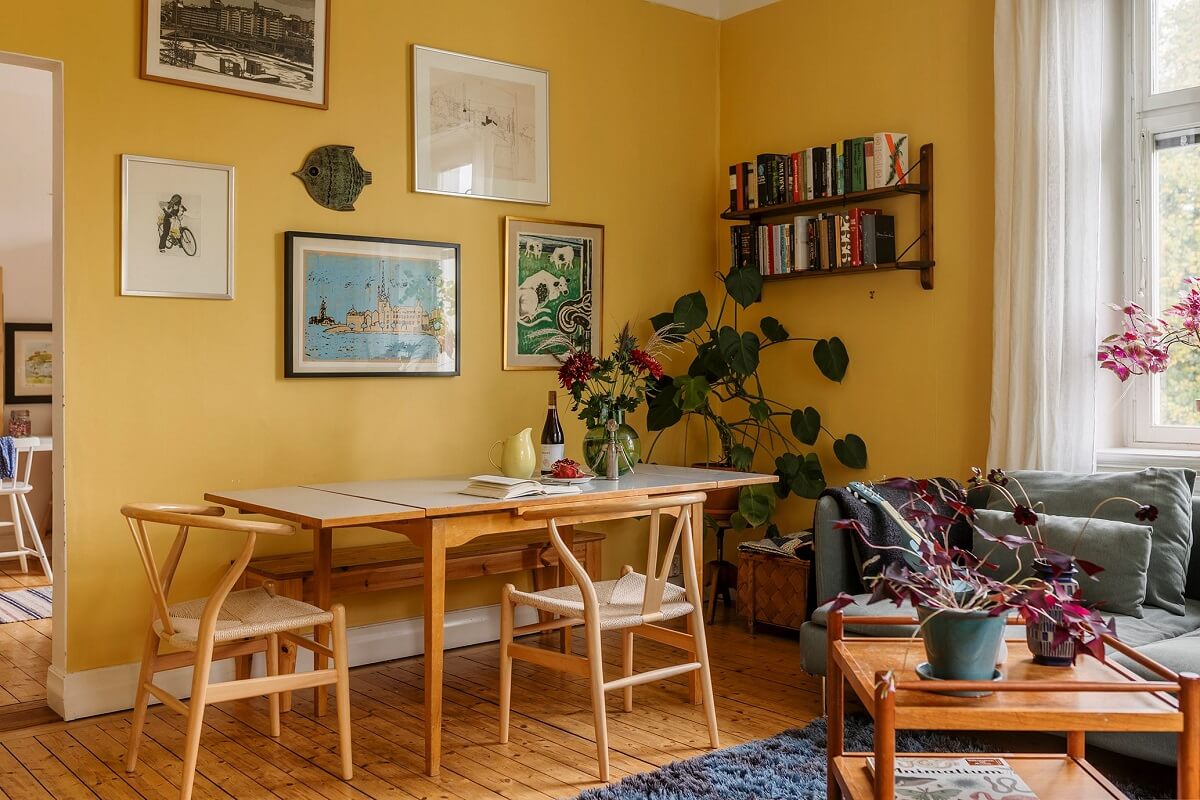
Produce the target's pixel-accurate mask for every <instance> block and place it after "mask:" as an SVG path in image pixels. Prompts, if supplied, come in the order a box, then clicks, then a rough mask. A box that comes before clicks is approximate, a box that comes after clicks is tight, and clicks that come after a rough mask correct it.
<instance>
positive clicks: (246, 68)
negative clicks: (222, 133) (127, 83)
mask: <svg viewBox="0 0 1200 800" xmlns="http://www.w3.org/2000/svg"><path fill="white" fill-rule="evenodd" d="M142 3H143V24H142V77H143V78H146V79H148V80H152V81H164V82H166V83H177V84H180V85H183V86H195V87H198V88H201V89H212V90H214V91H218V92H229V93H230V94H241V95H246V96H248V97H262V98H265V99H267V100H279V101H280V102H284V103H295V104H296V105H302V106H312V107H313V108H328V107H329V93H328V89H327V86H328V73H329V0H224V2H215V1H214V2H210V0H142Z"/></svg>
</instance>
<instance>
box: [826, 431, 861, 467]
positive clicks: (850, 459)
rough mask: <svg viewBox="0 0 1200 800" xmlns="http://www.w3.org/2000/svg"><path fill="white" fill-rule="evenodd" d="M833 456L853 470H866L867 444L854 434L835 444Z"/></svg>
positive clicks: (847, 435) (849, 434)
mask: <svg viewBox="0 0 1200 800" xmlns="http://www.w3.org/2000/svg"><path fill="white" fill-rule="evenodd" d="M833 454H834V455H835V456H837V459H838V461H840V462H842V463H843V464H845V465H846V466H847V467H850V468H851V469H865V468H866V466H867V443H866V442H864V441H863V440H862V437H860V436H857V435H855V434H853V433H848V434H846V435H845V437H843V438H841V439H838V440H836V441H835V442H834V443H833Z"/></svg>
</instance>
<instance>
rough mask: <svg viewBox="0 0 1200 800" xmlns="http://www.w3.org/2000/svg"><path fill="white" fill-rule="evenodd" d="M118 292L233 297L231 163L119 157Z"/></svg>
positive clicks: (171, 295) (213, 298) (227, 298)
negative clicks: (119, 268)
mask: <svg viewBox="0 0 1200 800" xmlns="http://www.w3.org/2000/svg"><path fill="white" fill-rule="evenodd" d="M121 294H125V295H143V296H148V297H200V298H207V299H210V300H232V299H233V167H227V166H223V165H221V164H199V163H196V162H193V161H172V160H170V159H166V158H151V157H149V156H131V155H123V156H121Z"/></svg>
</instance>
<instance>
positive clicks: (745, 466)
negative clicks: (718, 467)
mask: <svg viewBox="0 0 1200 800" xmlns="http://www.w3.org/2000/svg"><path fill="white" fill-rule="evenodd" d="M729 463H730V464H732V465H733V466H734V468H735V469H740V470H741V471H742V472H749V471H750V467H751V466H752V465H753V464H754V451H753V450H751V449H750V448H749V447H746V445H744V444H735V445H734V446H733V447H731V448H729Z"/></svg>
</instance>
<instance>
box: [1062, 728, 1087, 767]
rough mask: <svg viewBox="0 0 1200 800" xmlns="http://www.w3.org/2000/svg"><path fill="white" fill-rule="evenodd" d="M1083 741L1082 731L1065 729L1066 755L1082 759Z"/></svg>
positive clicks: (1084, 749)
mask: <svg viewBox="0 0 1200 800" xmlns="http://www.w3.org/2000/svg"><path fill="white" fill-rule="evenodd" d="M1085 741H1086V739H1085V734H1084V732H1083V731H1067V755H1069V756H1070V757H1071V758H1078V759H1080V760H1082V759H1083V758H1084V757H1085V756H1084V754H1085V752H1086V744H1085Z"/></svg>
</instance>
